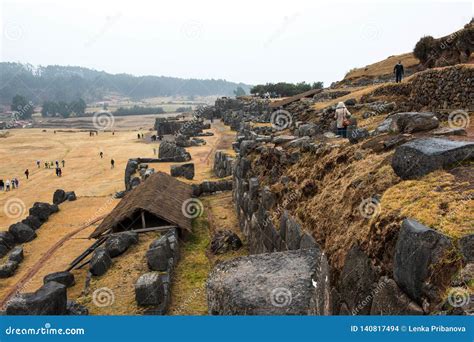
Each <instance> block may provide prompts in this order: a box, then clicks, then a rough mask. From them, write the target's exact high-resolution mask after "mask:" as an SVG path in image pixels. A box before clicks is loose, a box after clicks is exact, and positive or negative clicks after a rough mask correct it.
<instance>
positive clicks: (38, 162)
mask: <svg viewBox="0 0 474 342" xmlns="http://www.w3.org/2000/svg"><path fill="white" fill-rule="evenodd" d="M40 165H41V161H39V160H37V161H36V166H37V167H38V169H39V168H40Z"/></svg>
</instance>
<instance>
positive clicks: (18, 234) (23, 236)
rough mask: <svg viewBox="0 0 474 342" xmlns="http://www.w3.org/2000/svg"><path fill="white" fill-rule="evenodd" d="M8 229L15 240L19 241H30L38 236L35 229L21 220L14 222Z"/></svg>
mask: <svg viewBox="0 0 474 342" xmlns="http://www.w3.org/2000/svg"><path fill="white" fill-rule="evenodd" d="M8 231H9V232H10V233H11V234H12V235H13V236H14V237H15V242H17V243H24V242H29V241H31V240H34V239H35V238H36V233H35V231H34V230H33V229H31V227H30V226H27V225H26V224H24V223H21V222H20V223H15V224H12V225H11V226H10V228H8Z"/></svg>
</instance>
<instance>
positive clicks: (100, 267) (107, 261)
mask: <svg viewBox="0 0 474 342" xmlns="http://www.w3.org/2000/svg"><path fill="white" fill-rule="evenodd" d="M110 265H112V259H111V258H110V255H109V253H107V251H106V250H105V248H103V247H99V248H97V249H96V250H95V251H94V254H92V258H91V262H90V264H89V271H90V272H91V273H92V275H94V276H101V275H103V274H105V272H107V270H108V269H109V268H110Z"/></svg>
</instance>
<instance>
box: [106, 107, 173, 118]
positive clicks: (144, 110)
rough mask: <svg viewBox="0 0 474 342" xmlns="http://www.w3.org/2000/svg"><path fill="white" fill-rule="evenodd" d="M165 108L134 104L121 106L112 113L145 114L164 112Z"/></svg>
mask: <svg viewBox="0 0 474 342" xmlns="http://www.w3.org/2000/svg"><path fill="white" fill-rule="evenodd" d="M163 113H165V110H164V109H163V107H142V106H137V105H135V106H133V107H120V108H118V109H117V110H116V111H115V112H113V113H112V114H114V115H117V116H120V115H143V114H163Z"/></svg>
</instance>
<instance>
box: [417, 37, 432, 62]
mask: <svg viewBox="0 0 474 342" xmlns="http://www.w3.org/2000/svg"><path fill="white" fill-rule="evenodd" d="M434 48H435V39H434V38H433V37H432V36H425V37H423V38H421V39H420V40H419V41H418V43H416V45H415V49H414V50H413V54H414V55H415V57H416V58H418V59H419V60H420V62H421V63H423V64H424V63H426V62H427V61H428V59H429V58H430V55H431V54H432V53H433V49H434Z"/></svg>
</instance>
